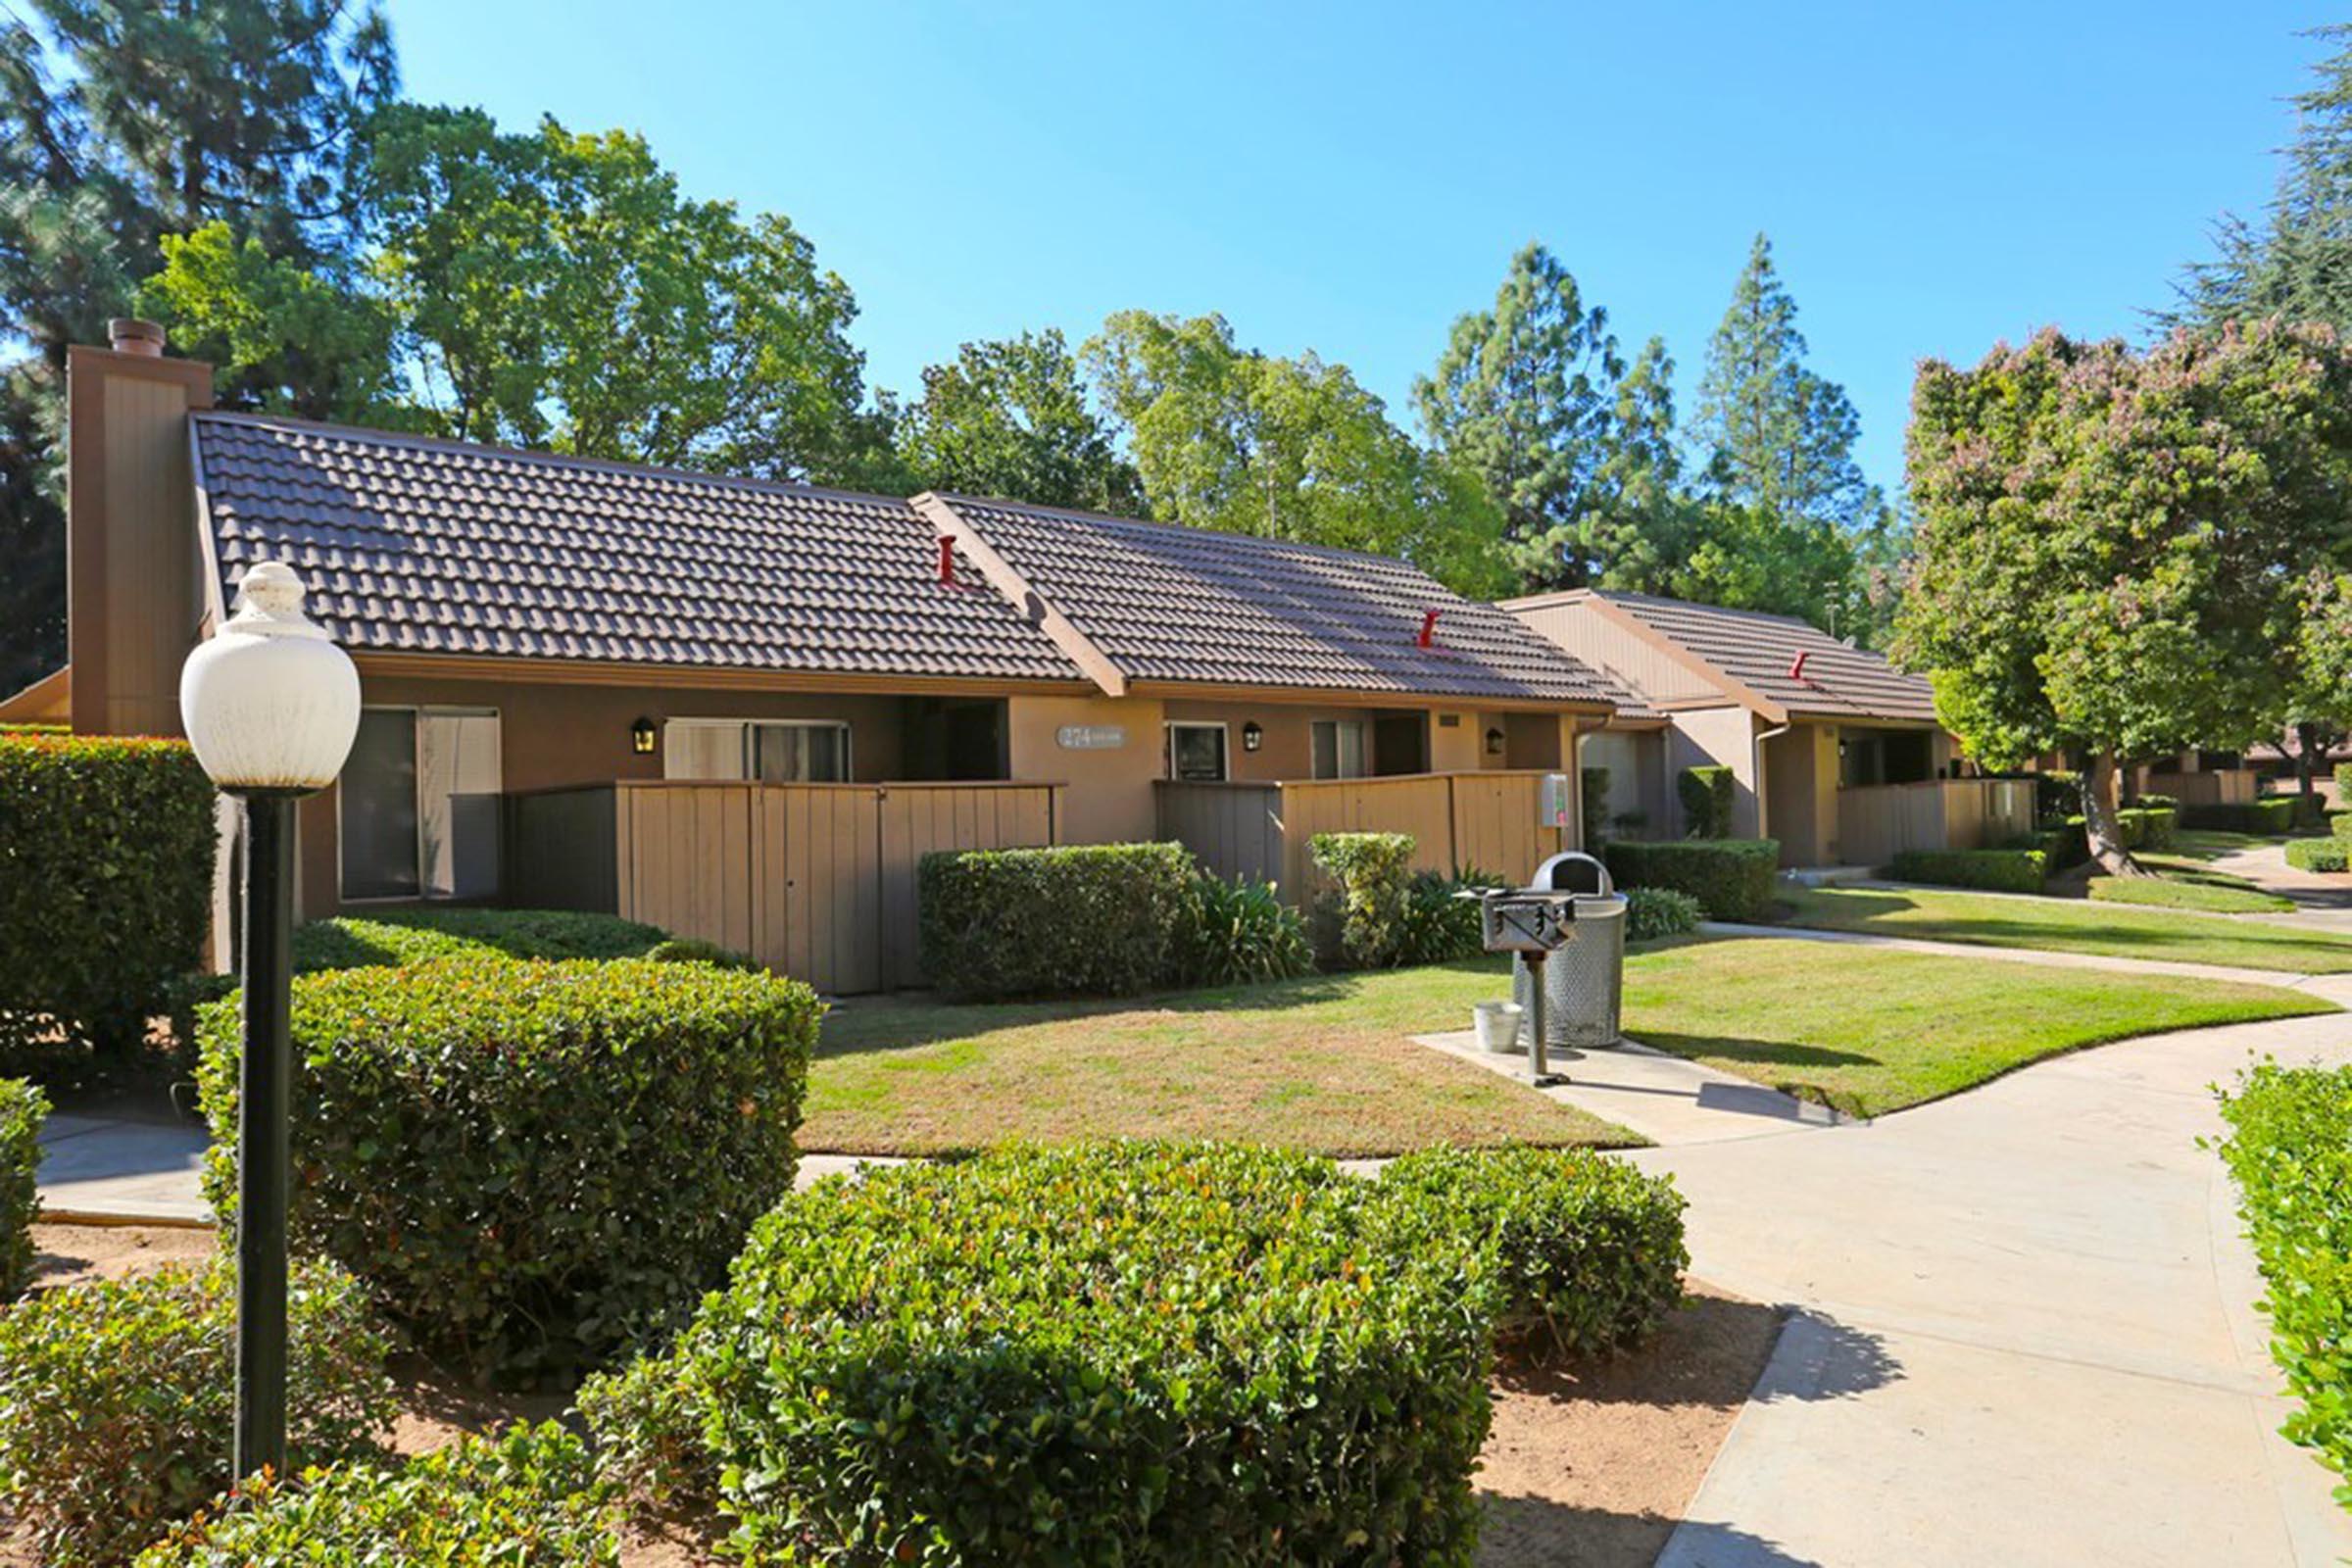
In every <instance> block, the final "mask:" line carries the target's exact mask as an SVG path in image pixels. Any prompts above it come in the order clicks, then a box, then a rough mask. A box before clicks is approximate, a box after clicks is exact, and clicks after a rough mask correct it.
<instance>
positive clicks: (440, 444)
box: [188, 409, 914, 516]
mask: <svg viewBox="0 0 2352 1568" xmlns="http://www.w3.org/2000/svg"><path fill="white" fill-rule="evenodd" d="M188 417H189V419H190V420H191V421H194V422H199V423H204V424H238V425H247V426H251V427H255V428H265V429H266V428H271V427H277V426H284V427H286V428H289V429H292V430H296V431H302V432H315V433H317V434H320V435H331V436H336V437H340V438H341V439H344V440H348V441H368V442H373V443H376V444H378V445H381V446H394V447H406V448H409V449H411V450H413V451H424V452H466V453H478V454H486V455H488V456H490V457H497V458H514V459H516V460H517V461H520V462H523V463H532V464H541V465H544V466H548V467H555V468H580V469H586V470H588V471H590V472H599V473H618V474H624V475H632V476H636V475H646V476H652V477H655V478H664V479H682V480H685V481H687V482H689V483H692V484H715V485H725V486H728V487H730V488H733V489H739V490H756V491H760V492H761V493H763V494H768V495H792V496H822V497H828V498H830V499H833V500H837V501H866V502H875V503H879V504H880V505H882V506H886V507H890V508H892V509H894V510H897V511H900V512H905V513H907V515H909V516H912V515H913V513H914V507H913V504H912V502H910V501H909V500H908V499H907V497H905V496H894V495H885V494H883V493H882V492H880V491H877V490H846V489H842V488H839V487H837V486H834V485H822V484H809V483H808V482H807V481H805V480H801V479H760V478H756V477H754V476H753V475H750V474H742V473H713V472H712V471H711V470H710V469H708V468H681V467H677V466H674V465H671V464H664V463H637V462H633V461H631V460H629V459H627V458H589V457H582V456H580V455H579V454H577V453H572V452H542V451H540V450H538V449H537V448H534V447H515V446H506V445H503V444H501V443H499V442H495V441H465V440H461V439H459V438H458V437H456V436H446V435H425V434H423V433H421V432H418V431H411V430H381V429H378V428H376V427H375V426H373V425H368V424H338V423H336V422H334V421H333V420H331V419H306V418H303V417H300V416H298V415H292V414H266V413H257V412H255V411H252V410H248V409H200V410H195V411H193V412H191V413H190V414H189V416H188Z"/></svg>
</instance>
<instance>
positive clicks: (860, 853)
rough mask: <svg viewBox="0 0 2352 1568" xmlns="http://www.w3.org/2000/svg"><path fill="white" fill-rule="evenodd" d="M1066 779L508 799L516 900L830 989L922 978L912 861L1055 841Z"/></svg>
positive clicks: (603, 790)
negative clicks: (704, 949)
mask: <svg viewBox="0 0 2352 1568" xmlns="http://www.w3.org/2000/svg"><path fill="white" fill-rule="evenodd" d="M1062 787H1063V786H1061V785H1058V784H737V783H719V782H702V781H683V780H673V781H663V782H660V783H633V784H607V785H595V786H590V787H586V788H581V789H567V790H550V791H545V792H541V793H535V794H527V795H515V796H510V797H509V798H508V811H509V820H508V846H509V852H508V853H509V863H508V884H507V885H508V887H509V888H510V889H511V890H512V896H513V897H514V899H515V902H516V903H518V904H522V905H526V906H534V907H543V908H566V909H601V910H607V911H610V912H612V913H614V914H618V915H621V916H623V917H625V918H627V919H631V920H643V921H645V922H646V923H647V924H649V925H658V926H661V927H662V929H663V930H666V931H669V932H671V933H673V934H675V935H678V936H685V937H702V938H705V939H707V940H709V941H711V942H715V943H718V944H719V945H720V946H722V947H727V948H732V949H734V950H735V951H736V952H738V953H746V954H749V955H751V956H752V957H753V958H754V959H755V960H756V961H758V962H760V963H761V964H764V965H766V966H767V967H768V968H770V969H774V970H776V971H777V972H779V973H782V974H789V975H792V976H794V977H796V978H798V979H802V980H806V981H808V982H809V984H810V985H813V986H815V987H816V988H817V989H818V990H820V991H828V992H834V993H840V994H850V993H856V992H861V991H882V990H889V989H893V988H896V987H901V986H909V985H915V984H919V983H920V981H921V978H922V976H921V972H920V968H919V965H918V960H917V955H916V942H915V930H916V913H917V905H916V897H915V867H916V866H917V865H918V864H919V863H920V862H921V860H922V858H923V857H924V856H925V855H927V854H929V853H930V852H932V851H934V850H1002V849H1023V848H1033V847H1037V846H1042V845H1049V844H1056V843H1059V842H1060V839H1059V837H1058V830H1057V824H1058V823H1059V821H1060V819H1061V809H1060V807H1061V800H1060V792H1061V789H1062Z"/></svg>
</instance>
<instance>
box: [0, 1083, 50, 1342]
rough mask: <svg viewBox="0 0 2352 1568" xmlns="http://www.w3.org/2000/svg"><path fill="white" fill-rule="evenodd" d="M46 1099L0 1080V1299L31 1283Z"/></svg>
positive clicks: (24, 1086) (20, 1292) (14, 1296)
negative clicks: (37, 1182) (36, 1182)
mask: <svg viewBox="0 0 2352 1568" xmlns="http://www.w3.org/2000/svg"><path fill="white" fill-rule="evenodd" d="M48 1119H49V1097H48V1096H47V1095H44V1094H42V1093H41V1092H40V1091H39V1090H38V1089H36V1088H34V1087H33V1086H32V1085H31V1084H28V1083H26V1082H25V1081H24V1080H23V1079H20V1078H0V1301H13V1300H15V1299H17V1298H18V1297H20V1296H22V1295H24V1294H25V1286H27V1285H30V1284H31V1283H32V1257H33V1248H32V1216H33V1215H34V1214H36V1213H37V1212H39V1210H40V1204H41V1200H40V1194H39V1191H38V1190H37V1188H36V1186H35V1179H36V1178H37V1177H38V1175H39V1173H40V1169H41V1124H42V1123H43V1122H46V1121H47V1120H48Z"/></svg>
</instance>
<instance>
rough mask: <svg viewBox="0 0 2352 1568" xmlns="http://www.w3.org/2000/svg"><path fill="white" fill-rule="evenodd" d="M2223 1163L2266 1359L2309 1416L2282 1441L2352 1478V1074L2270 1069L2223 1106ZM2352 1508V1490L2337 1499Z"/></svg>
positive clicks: (2300, 1416) (2292, 1421) (2270, 1065)
mask: <svg viewBox="0 0 2352 1568" xmlns="http://www.w3.org/2000/svg"><path fill="white" fill-rule="evenodd" d="M2222 1115H2223V1117H2224V1119H2225V1120H2227V1121H2228V1122H2229V1129H2230V1132H2229V1139H2228V1140H2227V1141H2226V1142H2224V1143H2223V1144H2222V1146H2221V1153H2222V1159H2223V1161H2224V1163H2226V1164H2227V1165H2228V1166H2229V1173H2230V1174H2231V1175H2232V1176H2233V1177H2235V1178H2236V1180H2237V1188H2238V1193H2239V1197H2240V1202H2239V1206H2238V1212H2239V1213H2240V1214H2241V1215H2243V1216H2244V1218H2245V1221H2246V1234H2247V1236H2248V1237H2249V1238H2250V1239H2251V1240H2252V1241H2253V1244H2254V1252H2255V1256H2256V1257H2257V1258H2258V1259H2260V1261H2261V1264H2262V1276H2263V1281H2264V1283H2265V1284H2266V1285H2267V1286H2268V1287H2269V1289H2268V1291H2267V1293H2266V1295H2265V1298H2264V1302H2263V1308H2264V1310H2265V1311H2266V1312H2267V1313H2268V1315H2269V1317H2270V1320H2271V1356H2272V1359H2274V1360H2275V1361H2277V1362H2278V1366H2279V1369H2280V1370H2281V1371H2283V1372H2284V1373H2285V1374H2286V1382H2287V1387H2288V1389H2289V1390H2290V1391H2291V1392H2292V1393H2293V1394H2294V1396H2295V1397H2296V1398H2297V1399H2298V1400H2300V1401H2301V1404H2302V1408H2301V1409H2299V1410H2297V1411H2295V1412H2294V1414H2293V1415H2292V1416H2290V1417H2289V1418H2288V1420H2287V1423H2286V1427H2285V1432H2286V1435H2287V1436H2288V1437H2289V1438H2291V1439H2292V1440H2294V1441H2295V1442H2297V1443H2300V1444H2302V1445H2304V1446H2307V1447H2310V1448H2312V1449H2314V1450H2316V1451H2317V1452H2318V1454H2319V1456H2320V1460H2321V1462H2322V1463H2324V1464H2326V1465H2327V1467H2328V1468H2329V1469H2331V1470H2333V1471H2335V1472H2336V1473H2337V1474H2338V1475H2345V1476H2352V1361H2348V1360H2347V1358H2346V1356H2345V1354H2344V1348H2345V1347H2346V1346H2347V1345H2352V1069H2347V1068H2341V1067H2338V1068H2321V1067H2298V1068H2283V1067H2280V1066H2278V1064H2277V1063H2275V1062H2265V1063H2263V1064H2262V1065H2260V1066H2258V1067H2255V1068H2254V1069H2253V1070H2252V1071H2250V1072H2248V1073H2246V1074H2244V1075H2243V1076H2242V1077H2241V1078H2240V1079H2239V1081H2238V1084H2237V1087H2236V1089H2235V1090H2234V1091H2233V1092H2232V1093H2229V1094H2227V1095H2224V1096H2223V1097H2222ZM2335 1495H2336V1498H2337V1500H2338V1501H2339V1502H2342V1503H2343V1504H2344V1505H2345V1506H2347V1507H2352V1486H2341V1487H2338V1488H2337V1489H2336V1493H2335Z"/></svg>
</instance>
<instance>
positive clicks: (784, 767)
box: [662, 718, 850, 784]
mask: <svg viewBox="0 0 2352 1568" xmlns="http://www.w3.org/2000/svg"><path fill="white" fill-rule="evenodd" d="M662 777H664V778H710V779H755V780H757V781H759V782H760V783H762V784H843V783H847V782H848V781H849V778H850V726H849V725H847V724H845V723H842V722H841V721H840V720H838V719H783V720H772V721H771V720H768V719H741V718H673V719H671V720H670V721H669V722H668V723H667V724H665V725H664V726H663V727H662Z"/></svg>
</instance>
